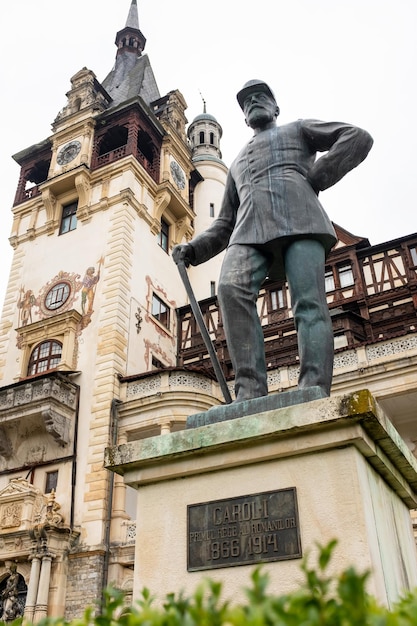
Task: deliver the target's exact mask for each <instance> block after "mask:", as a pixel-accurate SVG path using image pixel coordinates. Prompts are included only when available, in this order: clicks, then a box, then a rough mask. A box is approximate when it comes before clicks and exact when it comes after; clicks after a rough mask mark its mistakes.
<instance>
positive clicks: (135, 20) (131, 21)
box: [126, 0, 139, 30]
mask: <svg viewBox="0 0 417 626" xmlns="http://www.w3.org/2000/svg"><path fill="white" fill-rule="evenodd" d="M126 28H134V29H136V30H139V16H138V3H137V2H136V0H132V4H131V5H130V9H129V15H128V16H127V20H126Z"/></svg>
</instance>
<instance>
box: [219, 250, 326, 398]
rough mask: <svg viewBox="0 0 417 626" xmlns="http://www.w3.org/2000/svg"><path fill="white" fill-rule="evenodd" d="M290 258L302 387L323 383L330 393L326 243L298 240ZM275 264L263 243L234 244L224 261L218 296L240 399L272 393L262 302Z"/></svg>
mask: <svg viewBox="0 0 417 626" xmlns="http://www.w3.org/2000/svg"><path fill="white" fill-rule="evenodd" d="M284 259H285V271H286V276H287V281H288V285H289V289H290V294H291V307H292V311H293V315H294V321H295V327H296V329H297V338H298V352H299V358H300V375H299V379H298V387H299V388H300V389H303V388H306V387H313V386H319V387H320V388H321V389H322V391H323V395H324V396H328V395H330V386H331V381H332V374H333V353H334V346H333V331H332V323H331V319H330V314H329V309H328V306H327V302H326V293H325V287H324V273H325V252H324V248H323V246H322V245H321V243H320V242H319V241H316V240H313V239H299V240H295V241H293V242H292V243H291V244H290V245H289V246H288V247H287V249H286V252H285V255H284ZM269 265H270V260H269V259H268V257H267V256H265V255H264V254H263V253H262V252H261V251H260V250H259V249H257V248H253V247H252V246H245V245H232V246H230V247H229V248H228V250H227V252H226V256H225V259H224V261H223V266H222V271H221V274H220V280H219V292H218V298H219V303H220V308H221V312H222V318H223V324H224V329H225V334H226V341H227V346H228V350H229V354H230V358H231V360H232V365H233V369H234V372H235V392H236V400H237V401H241V400H248V399H251V398H257V397H260V396H265V395H267V393H268V387H267V376H266V362H265V349H264V337H263V332H262V326H261V323H260V320H259V315H258V311H257V306H256V302H257V298H258V293H259V290H260V288H261V285H262V282H263V281H264V279H265V277H266V276H267V275H268V269H269Z"/></svg>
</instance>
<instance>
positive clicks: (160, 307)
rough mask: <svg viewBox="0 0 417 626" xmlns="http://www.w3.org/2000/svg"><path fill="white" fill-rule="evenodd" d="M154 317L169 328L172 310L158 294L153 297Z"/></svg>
mask: <svg viewBox="0 0 417 626" xmlns="http://www.w3.org/2000/svg"><path fill="white" fill-rule="evenodd" d="M152 316H153V317H154V318H155V319H157V320H158V322H159V323H160V324H162V325H163V326H165V328H169V321H170V308H169V306H167V305H166V304H165V302H163V301H162V300H161V298H158V296H157V295H156V294H153V295H152Z"/></svg>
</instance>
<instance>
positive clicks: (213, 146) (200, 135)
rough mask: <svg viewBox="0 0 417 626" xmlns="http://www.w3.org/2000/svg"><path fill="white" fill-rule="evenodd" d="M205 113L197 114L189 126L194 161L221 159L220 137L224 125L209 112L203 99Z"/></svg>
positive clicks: (188, 133)
mask: <svg viewBox="0 0 417 626" xmlns="http://www.w3.org/2000/svg"><path fill="white" fill-rule="evenodd" d="M203 103H204V107H203V113H200V115H197V117H195V118H194V120H193V121H192V122H191V124H190V126H189V127H188V132H187V136H188V139H189V142H190V146H191V149H192V160H193V162H198V161H210V160H213V161H220V162H222V161H221V159H222V153H221V150H220V139H221V137H222V134H223V130H222V127H221V126H220V124H219V123H218V121H217V120H216V118H215V117H214V116H213V115H210V113H207V110H206V103H205V101H204V100H203Z"/></svg>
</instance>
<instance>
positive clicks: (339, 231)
mask: <svg viewBox="0 0 417 626" xmlns="http://www.w3.org/2000/svg"><path fill="white" fill-rule="evenodd" d="M333 227H334V229H335V231H336V236H337V239H338V241H337V244H336V246H335V247H336V248H342V247H344V246H356V247H357V248H366V247H368V246H370V245H371V244H370V243H369V239H367V238H366V237H359V236H358V235H353V234H352V233H350V232H349V231H348V230H346V229H345V228H343V227H342V226H339V224H335V223H334V222H333Z"/></svg>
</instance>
